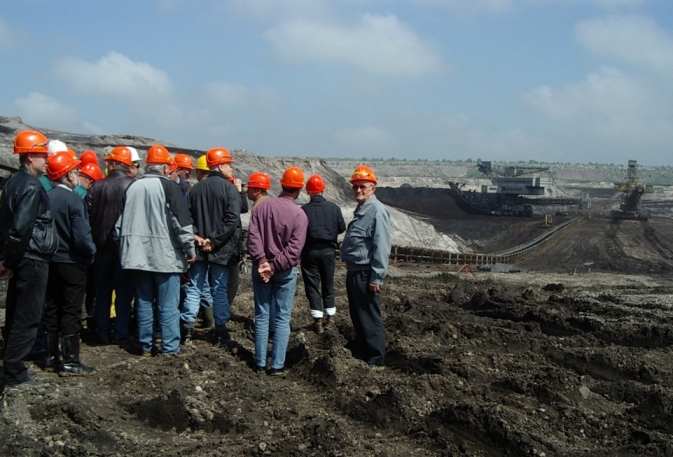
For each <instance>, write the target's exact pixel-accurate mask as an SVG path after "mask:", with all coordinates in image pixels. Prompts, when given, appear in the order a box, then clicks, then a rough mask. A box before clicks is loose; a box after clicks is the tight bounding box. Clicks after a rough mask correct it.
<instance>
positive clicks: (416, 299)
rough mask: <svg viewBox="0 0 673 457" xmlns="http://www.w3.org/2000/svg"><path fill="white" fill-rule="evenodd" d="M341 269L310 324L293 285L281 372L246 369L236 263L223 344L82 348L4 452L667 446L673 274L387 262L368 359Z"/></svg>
mask: <svg viewBox="0 0 673 457" xmlns="http://www.w3.org/2000/svg"><path fill="white" fill-rule="evenodd" d="M344 276H345V274H344V271H343V270H342V269H339V270H338V272H337V280H336V282H337V285H338V292H337V297H338V301H337V307H338V309H339V313H338V325H337V328H336V330H334V331H326V332H325V333H323V334H320V335H318V334H315V333H313V332H312V331H311V329H310V328H309V324H310V318H309V315H308V305H307V302H306V299H305V297H304V295H303V292H302V290H301V284H299V290H298V293H297V296H296V299H295V304H294V310H293V319H292V335H291V338H290V345H289V352H288V357H287V366H288V367H289V369H290V371H289V374H288V375H287V377H286V378H278V377H270V376H267V375H258V374H254V373H253V371H252V368H251V363H252V357H253V348H254V346H253V333H252V332H253V315H254V312H253V302H252V294H251V290H250V282H249V279H247V275H246V279H245V280H244V282H243V284H242V287H241V291H240V294H239V296H238V298H237V299H236V301H235V303H234V306H233V319H232V325H231V328H232V335H233V338H234V339H235V341H236V343H235V344H234V345H232V347H231V348H229V349H227V350H223V349H216V348H214V347H213V346H212V345H211V343H210V342H209V341H208V338H207V335H202V336H200V339H199V340H197V341H196V342H195V344H194V346H193V347H191V348H187V349H186V350H185V352H186V353H187V354H188V355H187V357H186V358H184V359H181V358H173V357H170V358H169V357H161V356H159V357H154V358H150V359H147V358H142V357H139V356H137V355H135V354H134V352H135V349H136V348H135V347H134V346H133V345H132V344H131V345H127V346H124V347H118V346H103V347H97V346H89V345H85V346H84V350H83V356H82V357H83V360H84V361H85V362H86V363H89V364H91V365H94V366H96V367H97V368H98V370H97V372H96V374H95V375H94V376H92V377H87V378H59V377H58V376H56V375H55V374H53V373H45V372H42V371H41V370H40V369H39V368H37V372H38V374H39V378H40V379H41V380H44V381H46V382H47V385H46V386H45V387H43V388H37V389H33V390H22V389H17V390H8V391H7V393H6V395H5V396H4V398H3V400H2V411H1V414H2V416H1V419H0V423H1V424H2V426H0V443H2V444H1V445H0V446H1V447H0V455H7V456H17V455H22V456H33V455H34V456H38V455H67V456H85V455H100V456H103V455H105V456H107V455H141V456H144V455H147V456H150V455H151V456H155V455H166V456H178V455H190V456H206V455H208V456H210V455H212V456H216V455H296V456H304V455H305V456H310V455H330V456H355V455H387V456H393V455H399V456H402V455H416V456H426V455H446V456H453V455H456V456H458V455H466V456H501V455H503V456H504V455H511V456H520V455H536V456H552V455H566V456H615V455H622V456H634V455H640V456H669V455H673V425H672V424H673V376H672V375H673V354H672V352H671V346H672V344H673V329H672V327H671V324H672V323H673V314H672V312H671V306H673V295H672V294H673V286H672V285H671V284H670V281H669V280H668V278H664V277H652V276H637V275H633V276H618V275H613V274H606V273H590V274H578V275H574V276H570V275H567V274H543V273H528V274H509V275H507V274H493V273H476V276H473V275H465V274H464V273H461V274H455V273H450V272H446V271H435V270H430V269H428V268H424V267H419V266H415V267H414V266H398V267H393V268H392V270H391V275H390V277H389V278H388V280H387V282H386V284H385V290H384V293H383V313H384V320H385V327H386V333H387V338H388V348H387V350H388V354H387V365H388V369H387V370H386V371H384V372H378V373H377V372H371V371H369V369H368V368H367V365H366V364H365V363H364V362H363V361H360V360H357V359H355V358H353V357H352V355H351V353H350V351H349V350H348V342H349V340H350V339H351V338H352V337H353V332H352V328H351V325H350V322H349V319H348V313H347V304H346V297H345V290H344V286H343V284H344Z"/></svg>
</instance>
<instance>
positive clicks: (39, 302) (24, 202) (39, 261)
mask: <svg viewBox="0 0 673 457" xmlns="http://www.w3.org/2000/svg"><path fill="white" fill-rule="evenodd" d="M14 154H20V156H19V161H20V163H21V168H20V169H19V171H18V172H16V173H15V174H14V175H13V176H12V177H11V178H10V179H9V181H7V184H6V185H5V187H4V189H3V192H2V199H1V200H0V279H9V284H8V287H7V306H6V310H5V313H6V314H5V331H4V339H5V354H4V356H3V364H2V371H3V380H4V386H5V387H14V386H20V385H26V386H33V385H39V383H36V382H35V381H34V380H33V379H32V377H31V376H29V374H28V369H27V368H26V365H25V364H24V363H23V360H22V359H23V358H24V357H25V356H26V355H28V353H29V352H30V349H31V348H32V347H33V344H34V343H35V337H36V336H37V327H38V326H39V325H40V319H41V317H42V307H43V305H44V296H45V288H46V286H47V275H48V274H49V259H50V258H51V255H52V254H53V253H54V251H55V250H56V247H57V245H58V238H56V236H55V230H54V222H53V218H52V216H51V212H50V211H49V199H48V198H47V194H46V192H45V191H44V189H43V188H42V185H41V184H40V181H39V179H38V178H39V176H41V175H42V174H43V173H44V169H45V166H46V164H47V138H46V137H45V136H44V135H42V134H41V133H39V132H35V131H32V130H24V131H22V132H19V133H18V134H17V135H16V137H15V139H14Z"/></svg>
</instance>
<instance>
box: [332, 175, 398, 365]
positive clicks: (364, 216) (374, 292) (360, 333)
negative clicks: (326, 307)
mask: <svg viewBox="0 0 673 457" xmlns="http://www.w3.org/2000/svg"><path fill="white" fill-rule="evenodd" d="M350 182H351V184H352V186H353V195H354V196H355V200H356V201H357V202H358V206H357V208H355V212H354V213H353V220H352V221H351V223H350V224H348V229H347V230H346V236H345V237H344V240H343V243H342V244H341V260H343V261H344V262H345V263H346V268H347V269H348V273H347V275H346V291H347V293H348V307H349V310H350V315H351V321H352V322H353V328H354V329H355V341H353V343H352V348H353V354H354V355H355V356H356V357H358V358H362V359H363V360H365V361H366V362H367V363H368V364H369V366H370V368H371V369H372V370H377V371H378V370H383V369H385V365H384V363H385V354H386V337H385V331H384V328H383V319H382V318H381V306H380V304H381V299H380V292H381V284H382V283H383V278H384V277H385V276H386V273H387V271H388V258H389V257H390V214H389V213H388V210H387V209H386V207H385V206H383V204H382V203H381V202H380V201H379V200H378V199H377V198H376V197H375V196H374V192H375V191H376V184H377V180H376V174H375V173H374V170H372V169H371V168H369V167H366V166H364V165H361V166H359V167H357V168H356V169H355V172H354V173H353V174H352V175H351V179H350Z"/></svg>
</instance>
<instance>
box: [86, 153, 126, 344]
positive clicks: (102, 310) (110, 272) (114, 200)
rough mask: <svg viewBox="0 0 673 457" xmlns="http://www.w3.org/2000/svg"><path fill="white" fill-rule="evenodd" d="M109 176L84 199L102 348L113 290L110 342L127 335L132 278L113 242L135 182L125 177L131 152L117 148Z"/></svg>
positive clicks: (111, 155) (109, 162)
mask: <svg viewBox="0 0 673 457" xmlns="http://www.w3.org/2000/svg"><path fill="white" fill-rule="evenodd" d="M103 160H105V162H107V167H108V175H107V177H106V178H105V179H101V180H99V181H96V182H94V183H93V185H92V186H91V189H89V193H88V194H87V196H86V206H87V209H88V211H89V222H90V224H91V234H92V236H93V242H94V244H95V245H96V257H95V258H94V266H93V270H94V283H95V291H96V311H95V313H96V337H97V339H98V341H99V342H100V343H102V344H107V343H108V342H109V341H110V330H111V329H110V307H111V306H112V290H113V289H114V291H115V294H116V299H115V313H116V318H115V324H114V333H113V335H112V336H113V338H114V340H115V341H118V342H122V341H123V340H124V339H126V338H127V337H128V335H129V326H130V321H131V302H132V301H133V293H134V286H133V276H132V274H131V273H129V272H125V271H123V270H122V266H121V262H120V260H119V248H118V247H117V244H116V243H115V241H114V239H113V232H114V227H115V223H116V222H117V219H119V216H120V215H121V212H122V206H123V202H124V193H125V192H126V188H127V187H128V186H130V185H131V183H133V182H134V181H135V180H134V179H133V178H132V177H130V176H129V175H128V171H129V168H130V167H131V166H132V165H133V161H132V152H131V150H130V149H129V148H127V147H126V146H117V147H116V148H114V149H113V150H112V151H111V152H110V153H109V154H108V155H107V156H106V157H105V159H103Z"/></svg>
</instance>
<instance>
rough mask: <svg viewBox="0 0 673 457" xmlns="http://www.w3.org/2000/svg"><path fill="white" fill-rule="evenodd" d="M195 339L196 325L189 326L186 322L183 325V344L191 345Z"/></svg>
mask: <svg viewBox="0 0 673 457" xmlns="http://www.w3.org/2000/svg"><path fill="white" fill-rule="evenodd" d="M193 340H194V327H187V325H186V324H184V323H183V325H182V344H183V345H185V346H189V345H191V344H192V342H193Z"/></svg>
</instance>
